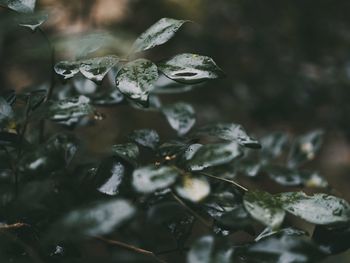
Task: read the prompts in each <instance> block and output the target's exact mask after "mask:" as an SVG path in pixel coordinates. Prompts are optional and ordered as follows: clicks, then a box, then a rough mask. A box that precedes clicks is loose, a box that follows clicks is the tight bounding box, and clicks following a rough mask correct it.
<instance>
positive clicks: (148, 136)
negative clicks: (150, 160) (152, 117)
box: [129, 129, 159, 149]
mask: <svg viewBox="0 0 350 263" xmlns="http://www.w3.org/2000/svg"><path fill="white" fill-rule="evenodd" d="M129 138H130V139H131V140H133V141H135V142H136V143H138V144H140V145H142V146H144V147H148V148H151V149H155V148H157V146H158V143H159V135H158V133H157V132H156V131H155V130H152V129H141V130H135V131H133V132H132V133H131V134H130V135H129Z"/></svg>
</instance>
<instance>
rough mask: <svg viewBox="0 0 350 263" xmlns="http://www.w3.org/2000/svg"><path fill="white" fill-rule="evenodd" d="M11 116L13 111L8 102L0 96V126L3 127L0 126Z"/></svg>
mask: <svg viewBox="0 0 350 263" xmlns="http://www.w3.org/2000/svg"><path fill="white" fill-rule="evenodd" d="M13 116H14V112H13V110H12V107H11V106H10V104H8V103H7V101H6V100H5V99H4V98H3V97H0V125H1V126H0V128H3V127H2V126H3V125H6V123H7V122H8V121H9V120H10V119H11V118H12V117H13Z"/></svg>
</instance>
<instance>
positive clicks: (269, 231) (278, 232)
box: [255, 227, 308, 242]
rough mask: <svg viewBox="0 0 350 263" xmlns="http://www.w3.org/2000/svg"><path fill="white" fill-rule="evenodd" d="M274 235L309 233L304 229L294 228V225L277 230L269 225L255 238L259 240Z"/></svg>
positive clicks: (302, 234) (303, 234) (301, 234)
mask: <svg viewBox="0 0 350 263" xmlns="http://www.w3.org/2000/svg"><path fill="white" fill-rule="evenodd" d="M274 235H288V236H306V235H308V233H307V232H305V231H303V230H300V229H296V228H292V227H287V228H282V229H277V230H272V229H271V228H269V227H267V228H265V229H264V230H263V231H262V232H261V233H260V234H259V236H257V237H256V238H255V241H256V242H258V241H259V240H261V239H264V238H267V237H271V236H274Z"/></svg>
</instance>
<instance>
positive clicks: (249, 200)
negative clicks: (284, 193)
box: [243, 191, 285, 229]
mask: <svg viewBox="0 0 350 263" xmlns="http://www.w3.org/2000/svg"><path fill="white" fill-rule="evenodd" d="M243 204H244V207H245V209H246V210H247V211H248V213H249V214H250V215H251V216H252V217H253V218H254V219H255V220H257V221H259V222H260V223H262V224H264V225H265V226H268V227H270V228H272V229H276V228H278V227H279V226H280V225H281V224H282V222H283V220H284V217H285V211H284V210H283V209H282V206H281V203H280V202H279V199H277V198H275V197H274V196H272V195H270V194H269V193H267V192H260V191H254V192H247V193H246V194H245V195H244V200H243Z"/></svg>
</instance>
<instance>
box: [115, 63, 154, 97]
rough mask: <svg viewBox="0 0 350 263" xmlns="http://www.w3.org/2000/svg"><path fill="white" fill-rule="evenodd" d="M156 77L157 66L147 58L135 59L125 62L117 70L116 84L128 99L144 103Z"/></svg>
mask: <svg viewBox="0 0 350 263" xmlns="http://www.w3.org/2000/svg"><path fill="white" fill-rule="evenodd" d="M157 79H158V69H157V66H156V65H155V64H153V63H152V62H151V61H149V60H146V59H137V60H134V61H132V62H129V63H127V64H125V65H124V66H123V67H122V68H121V69H120V70H119V72H118V74H117V77H116V86H117V88H118V89H119V90H120V92H121V93H123V94H124V95H125V96H126V97H128V98H129V99H131V100H135V101H137V102H140V103H141V104H145V103H147V101H148V94H149V92H150V91H151V90H152V89H153V88H154V86H153V84H154V83H155V81H156V80H157Z"/></svg>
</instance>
